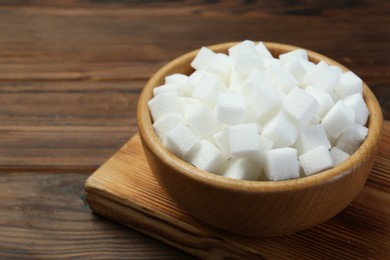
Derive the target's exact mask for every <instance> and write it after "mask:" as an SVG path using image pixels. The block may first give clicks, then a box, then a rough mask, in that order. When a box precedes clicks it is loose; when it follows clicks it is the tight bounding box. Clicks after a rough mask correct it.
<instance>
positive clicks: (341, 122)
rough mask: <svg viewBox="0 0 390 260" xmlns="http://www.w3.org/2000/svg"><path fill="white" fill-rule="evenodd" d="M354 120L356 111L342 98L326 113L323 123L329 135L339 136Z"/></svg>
mask: <svg viewBox="0 0 390 260" xmlns="http://www.w3.org/2000/svg"><path fill="white" fill-rule="evenodd" d="M354 121H355V112H353V110H352V109H350V108H349V107H348V106H347V105H345V104H344V102H343V101H342V100H340V101H338V102H337V103H336V104H335V105H334V106H333V107H332V108H331V109H330V110H329V112H328V113H326V115H325V116H324V118H323V119H322V122H321V124H322V126H323V127H324V128H325V130H326V132H327V133H328V134H329V135H331V136H333V137H334V138H338V137H339V136H340V134H342V133H343V132H344V131H346V130H347V129H348V128H349V127H350V126H351V125H352V123H353V122H354Z"/></svg>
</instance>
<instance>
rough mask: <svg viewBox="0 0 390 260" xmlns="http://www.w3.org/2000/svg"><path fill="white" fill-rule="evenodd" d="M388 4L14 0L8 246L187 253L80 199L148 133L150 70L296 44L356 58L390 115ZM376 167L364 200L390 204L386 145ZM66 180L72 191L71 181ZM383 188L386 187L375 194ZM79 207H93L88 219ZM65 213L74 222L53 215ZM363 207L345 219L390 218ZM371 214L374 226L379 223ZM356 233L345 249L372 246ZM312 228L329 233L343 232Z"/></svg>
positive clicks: (77, 252)
mask: <svg viewBox="0 0 390 260" xmlns="http://www.w3.org/2000/svg"><path fill="white" fill-rule="evenodd" d="M388 10H389V1H387V0H368V1H349V0H342V1H314V0H306V1H289V0H286V1H277V2H276V1H249V0H248V1H200V0H185V1H156V0H148V1H132V0H107V1H102V0H56V1H52V0H28V1H27V0H1V1H0V14H1V15H0V32H1V33H0V182H1V184H0V186H1V187H0V188H1V189H0V191H1V192H0V209H1V210H0V234H1V235H0V258H3V259H10V258H16V259H32V258H35V259H45V258H46V259H53V258H66V257H69V258H83V259H85V258H88V259H90V258H95V259H98V258H100V259H102V258H106V259H107V258H108V259H120V258H122V259H132V258H133V259H134V258H137V259H142V258H144V259H150V258H154V259H170V258H175V257H176V258H181V257H184V256H183V254H182V253H181V252H180V251H178V250H176V249H173V248H169V247H167V246H165V245H164V244H162V243H160V242H157V241H155V240H152V239H149V238H148V237H146V236H143V235H140V234H138V233H136V232H134V231H132V230H131V229H126V228H124V227H123V226H119V225H116V224H115V223H113V222H111V221H107V220H104V219H102V218H100V217H97V216H96V215H92V214H91V212H90V211H89V210H88V208H87V207H86V206H85V204H82V203H81V202H80V201H81V199H80V197H78V196H79V195H80V194H82V189H83V188H82V186H83V184H84V181H85V179H86V178H87V176H88V174H90V173H92V172H93V171H94V170H96V168H97V167H98V166H100V165H101V164H102V163H103V162H104V161H106V160H107V159H108V158H109V157H110V156H111V155H112V154H114V153H115V151H117V150H118V149H119V148H120V147H121V146H122V145H123V144H124V143H125V142H126V141H127V139H128V138H130V137H131V136H132V135H133V134H135V133H136V132H137V126H136V121H135V113H136V111H135V107H136V100H137V99H138V95H139V92H140V90H141V89H142V87H143V86H144V85H145V83H146V81H147V79H148V78H149V77H150V76H151V75H152V74H153V73H154V72H155V71H156V70H157V69H159V68H160V67H161V66H162V65H164V64H165V63H167V62H168V61H170V60H171V59H173V58H175V57H177V56H178V55H181V54H183V53H185V52H188V51H190V50H193V49H196V48H199V47H200V46H202V45H210V44H215V43H220V42H227V41H240V40H243V39H253V40H264V41H275V42H284V43H289V44H293V45H298V46H303V47H306V48H309V49H312V50H315V51H318V52H320V53H323V54H325V55H327V56H329V57H331V58H333V59H335V60H337V61H339V62H341V63H343V64H344V65H346V66H347V67H349V68H351V69H352V70H353V71H354V72H356V73H357V74H358V75H359V76H361V77H362V78H363V79H364V81H365V82H366V83H367V84H368V85H369V86H370V87H371V88H372V89H373V90H374V92H375V93H376V95H377V97H378V99H379V101H380V102H381V105H382V108H383V111H384V116H385V118H387V119H390V112H389V111H390V93H389V85H390V73H389V72H390V57H389V52H388V49H389V41H390V31H389V30H390V26H389V24H390V17H389V16H388ZM381 152H383V151H381ZM387 153H388V151H387ZM386 158H388V157H386ZM376 165H379V166H376V167H377V168H375V170H374V171H375V173H376V174H375V175H371V177H370V179H369V180H368V182H367V185H366V187H370V189H369V190H367V188H366V189H365V190H363V191H366V190H367V193H365V194H366V195H365V196H364V197H362V198H361V202H362V204H361V205H364V206H362V207H370V208H371V209H372V208H374V209H375V205H378V204H379V203H382V205H387V204H388V202H387V201H388V197H387V196H386V195H387V194H388V191H389V185H388V183H387V178H388V175H387V171H386V169H388V168H389V160H388V159H385V157H383V156H382V157H379V158H378V161H377V164H376ZM383 169H385V170H383ZM7 187H12V188H7ZM62 187H67V188H69V190H71V191H72V192H70V191H69V192H60V191H61V190H62ZM3 190H4V191H6V192H3ZM378 191H380V192H384V193H378ZM371 194H384V195H378V196H376V197H375V199H374V203H373V204H371V199H373V198H374V197H373V196H371ZM51 198H53V199H55V200H57V201H60V203H58V204H55V203H54V202H53V201H52V200H51ZM27 201H28V203H27ZM3 205H6V206H3ZM45 205H46V206H45ZM353 205H354V204H353ZM371 205H373V206H371ZM23 208H26V209H24V210H22V209H23ZM47 210H50V211H49V214H47V213H46V211H47ZM78 210H80V211H81V212H83V213H82V214H81V215H82V216H83V217H80V218H79V219H75V217H74V216H73V215H72V213H74V212H75V211H78ZM381 210H382V211H383V210H385V209H381ZM56 211H58V212H61V214H62V215H61V221H59V218H54V217H52V215H53V214H54V215H55V214H56ZM31 212H32V213H31ZM357 212H360V211H357ZM357 212H356V213H355V212H354V211H351V213H348V214H347V215H343V216H344V217H342V219H341V220H340V223H339V224H338V225H337V228H339V230H341V231H344V230H345V229H346V230H349V227H350V225H355V224H356V225H359V224H361V223H362V222H366V221H367V220H371V221H374V223H377V224H378V223H379V224H378V225H379V226H380V223H382V222H383V221H382V220H381V219H380V218H379V219H378V218H377V217H375V216H374V214H371V215H370V213H367V214H366V215H362V216H360V217H359V216H357ZM374 212H375V210H374ZM25 213H26V215H24V214H25ZM27 213H28V214H27ZM83 214H84V215H83ZM76 215H78V216H80V215H79V213H78V214H76ZM351 216H352V217H351ZM356 218H357V219H358V220H359V221H361V222H359V221H356ZM32 219H33V220H34V221H35V222H34V221H32ZM80 219H81V221H80ZM37 221H38V222H39V225H38V224H36V223H37ZM375 221H376V222H375ZM378 221H379V222H378ZM381 221H382V222H381ZM369 223H371V222H369ZM71 224H73V225H74V227H72V226H71ZM45 225H47V226H49V227H53V226H55V229H54V228H53V229H51V230H49V228H45V227H44V226H45ZM362 226H363V229H364V230H365V231H364V232H365V234H370V232H371V231H370V230H371V229H373V230H374V231H375V232H376V230H377V229H378V226H376V224H369V225H368V227H367V228H366V225H362ZM80 230H82V231H80ZM375 232H374V233H375ZM336 233H337V232H336ZM319 234H321V233H319ZM338 234H340V233H338ZM346 234H348V237H343V239H345V240H342V241H344V242H343V243H341V245H340V246H337V245H336V247H337V248H339V249H340V247H342V246H343V247H345V248H354V249H355V250H357V252H360V251H361V250H364V248H366V247H364V245H365V243H368V242H367V241H366V239H362V240H360V239H359V237H358V236H349V233H348V232H347V233H346ZM36 235H37V237H39V240H36V239H35V240H34V239H33V238H35V236H36ZM358 235H361V234H360V233H359V234H358ZM329 236H331V235H329ZM94 237H97V238H98V239H94ZM70 238H71V239H70ZM311 238H312V239H311V242H310V243H314V244H316V245H318V244H319V243H321V242H322V241H323V240H327V239H328V240H329V239H331V238H330V237H325V238H322V237H320V238H318V237H316V236H314V234H313V236H312V237H311ZM382 238H383V237H382ZM348 239H349V240H350V241H351V243H350V244H349V243H347V242H345V241H348ZM351 244H352V245H351ZM380 244H381V243H380V242H379V243H378V245H380ZM64 245H66V246H64ZM268 245H269V244H268ZM357 245H359V246H361V247H359V246H357ZM370 245H371V244H370ZM325 246H326V245H325ZM270 248H271V249H272V248H275V247H272V246H271V245H270ZM302 248H303V246H302ZM369 248H370V250H372V252H365V253H363V256H365V255H369V254H370V253H371V254H372V255H375V254H377V255H379V256H380V255H383V254H384V253H383V251H380V249H379V246H378V247H375V245H373V246H371V247H369ZM271 249H270V250H271ZM300 249H301V248H299V249H296V250H300ZM302 250H308V252H309V253H312V254H314V255H315V253H316V252H314V250H312V249H310V247H305V248H304V249H302ZM378 250H379V251H378ZM340 251H341V249H340ZM378 252H379V253H378ZM275 254H276V253H275ZM340 254H341V256H345V254H343V253H340ZM355 255H356V254H355ZM276 258H277V257H276Z"/></svg>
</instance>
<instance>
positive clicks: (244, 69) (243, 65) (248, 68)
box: [234, 52, 264, 76]
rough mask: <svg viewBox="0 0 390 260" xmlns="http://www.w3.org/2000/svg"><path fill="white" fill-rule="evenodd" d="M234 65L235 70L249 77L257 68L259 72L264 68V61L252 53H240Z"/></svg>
mask: <svg viewBox="0 0 390 260" xmlns="http://www.w3.org/2000/svg"><path fill="white" fill-rule="evenodd" d="M234 64H235V65H234V69H235V70H236V71H237V72H239V73H240V74H241V75H244V76H247V75H249V74H250V73H251V72H252V70H253V69H255V68H256V69H259V70H262V69H263V68H264V64H263V59H262V58H260V57H259V56H258V55H254V54H253V53H251V52H242V53H240V54H239V55H238V56H237V58H236V62H235V63H234Z"/></svg>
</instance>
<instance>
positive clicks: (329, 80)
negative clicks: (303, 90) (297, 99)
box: [304, 61, 340, 92]
mask: <svg viewBox="0 0 390 260" xmlns="http://www.w3.org/2000/svg"><path fill="white" fill-rule="evenodd" d="M339 78H340V74H339V73H338V72H336V71H334V70H333V69H332V68H331V67H330V66H329V65H328V64H327V63H326V62H324V61H320V62H319V63H318V64H317V65H316V66H315V67H314V68H313V69H311V70H309V71H308V72H307V74H306V76H305V77H304V81H305V83H306V84H307V85H312V86H313V87H316V88H320V89H322V90H323V91H326V92H332V91H333V90H334V88H335V87H336V85H337V83H338V82H339Z"/></svg>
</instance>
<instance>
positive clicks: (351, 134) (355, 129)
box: [336, 123, 368, 154]
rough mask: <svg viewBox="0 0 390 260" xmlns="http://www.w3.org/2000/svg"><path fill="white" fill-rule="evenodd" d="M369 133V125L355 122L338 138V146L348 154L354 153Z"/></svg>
mask: <svg viewBox="0 0 390 260" xmlns="http://www.w3.org/2000/svg"><path fill="white" fill-rule="evenodd" d="M367 134H368V129H367V127H365V126H362V125H360V124H356V123H353V124H352V126H351V127H350V128H349V129H348V130H347V131H345V132H344V133H342V134H341V135H340V137H339V138H338V139H337V143H336V146H337V147H338V148H340V149H341V150H343V151H344V152H346V153H348V154H353V153H354V152H355V151H356V150H357V149H358V148H359V146H360V145H361V144H362V142H363V141H364V139H366V137H367Z"/></svg>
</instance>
